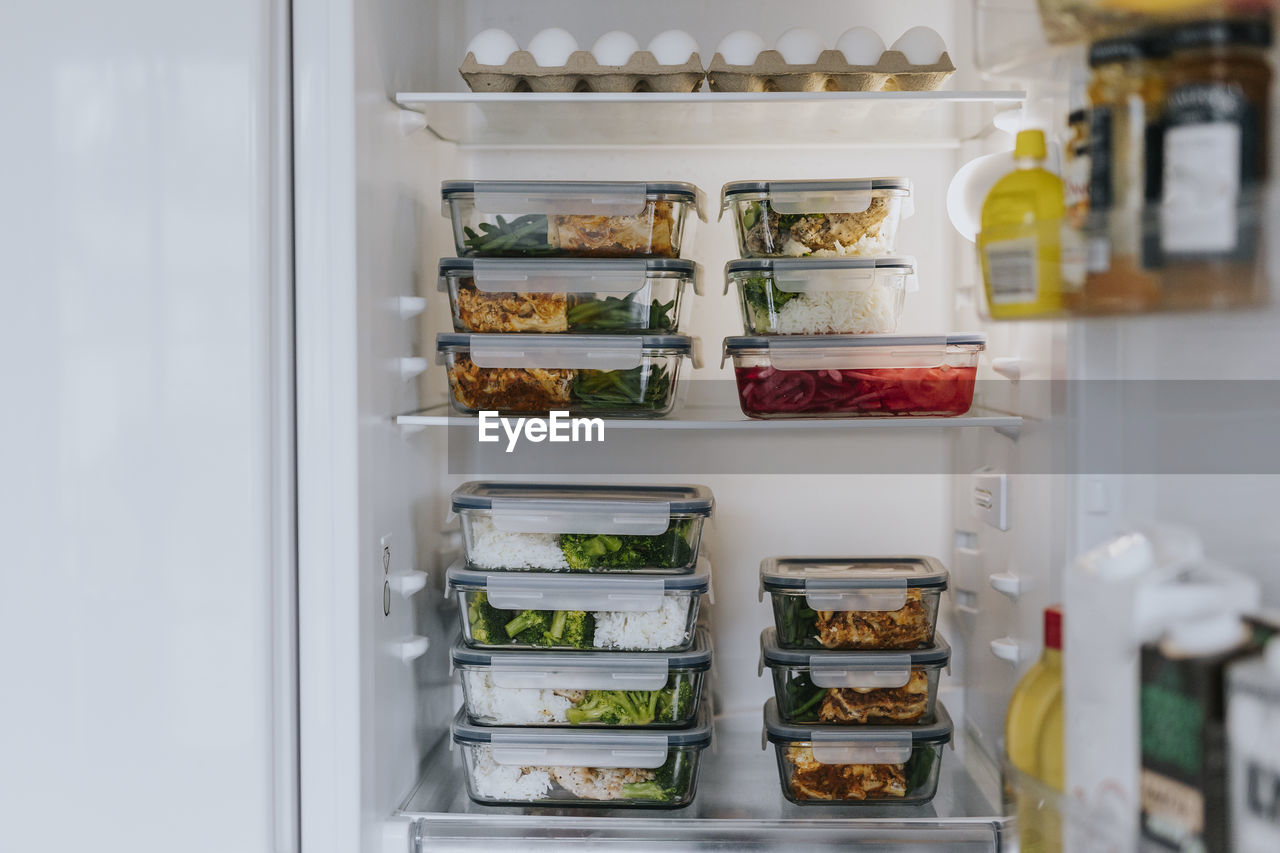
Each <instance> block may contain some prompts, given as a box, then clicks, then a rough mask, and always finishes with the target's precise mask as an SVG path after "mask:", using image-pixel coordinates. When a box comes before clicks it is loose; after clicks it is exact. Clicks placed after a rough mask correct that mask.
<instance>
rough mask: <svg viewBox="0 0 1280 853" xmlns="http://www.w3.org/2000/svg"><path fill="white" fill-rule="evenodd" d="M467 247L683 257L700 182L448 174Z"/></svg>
mask: <svg viewBox="0 0 1280 853" xmlns="http://www.w3.org/2000/svg"><path fill="white" fill-rule="evenodd" d="M440 194H441V197H442V200H443V210H442V212H443V213H444V215H445V216H448V217H449V218H450V219H451V220H452V221H453V239H454V243H455V245H456V247H457V251H458V254H459V255H467V256H481V257H503V256H508V257H510V256H519V257H530V256H539V255H568V256H573V257H587V258H633V257H659V258H678V257H680V249H681V246H682V245H683V238H684V231H685V227H686V225H687V224H688V222H689V220H690V219H692V218H695V217H698V216H700V215H701V208H700V205H699V202H698V195H699V194H698V189H697V187H695V186H694V185H693V184H686V183H645V182H644V181H445V182H444V183H443V184H442V185H441V187H440Z"/></svg>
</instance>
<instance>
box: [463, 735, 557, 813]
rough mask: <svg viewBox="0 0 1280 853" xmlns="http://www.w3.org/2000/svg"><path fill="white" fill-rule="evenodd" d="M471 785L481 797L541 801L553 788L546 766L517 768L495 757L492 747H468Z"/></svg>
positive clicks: (549, 772)
mask: <svg viewBox="0 0 1280 853" xmlns="http://www.w3.org/2000/svg"><path fill="white" fill-rule="evenodd" d="M468 749H469V751H470V753H471V785H472V787H473V788H474V789H475V792H476V794H477V795H478V796H481V797H485V798H488V799H493V800H540V799H542V798H543V797H545V796H546V795H547V793H548V792H549V791H550V790H551V771H550V769H549V768H546V767H517V766H515V765H512V764H499V763H498V762H496V761H494V760H493V749H492V748H491V747H489V746H476V747H468Z"/></svg>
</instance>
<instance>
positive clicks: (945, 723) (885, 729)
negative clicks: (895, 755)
mask: <svg viewBox="0 0 1280 853" xmlns="http://www.w3.org/2000/svg"><path fill="white" fill-rule="evenodd" d="M952 729H953V725H952V722H951V715H950V714H948V713H947V709H946V706H944V705H943V704H942V703H941V702H938V703H937V708H936V710H935V720H934V722H932V723H929V724H926V725H912V726H850V725H844V724H839V723H828V724H819V723H784V722H783V721H782V716H781V715H780V714H779V713H778V700H777V699H775V698H770V699H769V701H767V702H765V703H764V730H765V734H766V736H767V737H768V738H769V742H770V743H777V744H789V743H795V742H796V741H802V742H806V743H815V742H820V741H826V742H828V743H831V742H848V743H855V744H856V743H858V742H860V741H861V742H870V743H876V742H878V741H881V740H887V739H890V738H892V739H894V740H897V739H902V740H907V739H909V740H910V743H911V745H912V746H922V745H924V744H933V743H939V744H942V743H948V742H950V740H951V732H952Z"/></svg>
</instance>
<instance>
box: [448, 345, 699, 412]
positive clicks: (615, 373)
mask: <svg viewBox="0 0 1280 853" xmlns="http://www.w3.org/2000/svg"><path fill="white" fill-rule="evenodd" d="M673 373H674V368H670V369H669V368H668V367H667V365H666V364H665V363H663V361H660V360H655V361H649V362H647V363H645V364H641V365H640V366H639V367H634V368H630V369H627V370H585V369H578V368H539V367H480V366H478V365H476V364H475V363H474V362H473V361H472V360H471V358H470V356H469V355H467V354H465V353H455V354H454V355H453V357H452V362H451V363H450V364H449V389H450V391H451V392H452V395H453V399H454V402H455V403H456V405H457V408H459V409H462V410H464V411H467V412H478V411H481V410H496V411H500V412H502V413H504V414H545V413H547V412H549V411H551V410H552V409H555V410H567V411H571V412H582V413H588V412H590V413H605V412H609V413H620V414H650V415H662V414H665V413H666V412H668V411H670V409H671V406H672V404H673V403H674V402H675V397H674V390H675V386H674V383H673V382H672V378H673V377H672V374H673Z"/></svg>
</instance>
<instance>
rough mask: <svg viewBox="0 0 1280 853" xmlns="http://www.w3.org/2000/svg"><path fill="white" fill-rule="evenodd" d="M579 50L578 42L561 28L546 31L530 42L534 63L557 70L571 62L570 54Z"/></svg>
mask: <svg viewBox="0 0 1280 853" xmlns="http://www.w3.org/2000/svg"><path fill="white" fill-rule="evenodd" d="M577 49H578V40H577V39H575V38H574V37H573V35H572V34H570V33H569V32H568V31H567V30H562V29H560V28H559V27H551V28H550V29H545V30H542V31H541V32H539V33H538V34H537V35H535V36H534V37H533V38H532V39H530V40H529V52H530V53H532V54H533V61H534V62H536V63H538V64H539V65H541V66H542V67H543V68H557V67H559V66H561V65H564V64H565V63H566V62H568V61H569V54H571V53H573V52H574V51H575V50H577Z"/></svg>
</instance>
